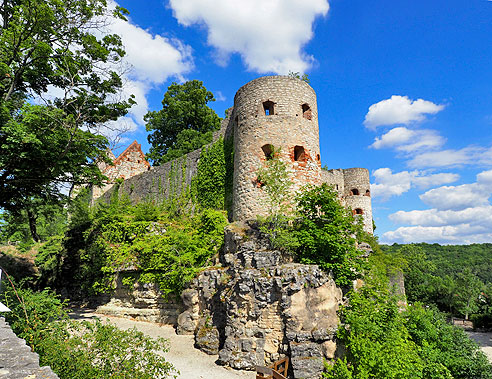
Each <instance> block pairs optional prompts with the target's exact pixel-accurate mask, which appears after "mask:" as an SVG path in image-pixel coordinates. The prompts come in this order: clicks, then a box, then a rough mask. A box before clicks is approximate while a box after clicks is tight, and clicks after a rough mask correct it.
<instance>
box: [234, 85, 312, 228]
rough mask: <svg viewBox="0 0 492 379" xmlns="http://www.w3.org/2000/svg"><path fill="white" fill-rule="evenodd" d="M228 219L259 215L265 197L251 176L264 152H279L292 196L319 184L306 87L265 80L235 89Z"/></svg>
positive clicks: (310, 91)
mask: <svg viewBox="0 0 492 379" xmlns="http://www.w3.org/2000/svg"><path fill="white" fill-rule="evenodd" d="M232 119H233V120H234V125H235V130H234V186H233V219H234V220H247V219H254V218H256V216H257V215H265V213H266V210H267V207H266V201H265V194H264V192H263V189H262V188H261V184H260V183H258V181H257V171H258V168H259V167H260V166H261V164H262V163H263V162H264V161H265V159H267V155H268V154H267V153H266V152H265V149H262V148H264V147H267V146H268V145H273V146H274V147H275V148H280V149H281V153H280V158H281V159H282V160H283V161H284V162H286V163H287V168H288V170H289V173H290V176H291V179H292V181H293V186H292V188H291V190H292V192H293V193H294V192H296V191H298V190H299V189H300V188H301V187H302V186H303V185H305V184H308V183H312V184H320V183H321V165H320V150H319V130H318V107H317V102H316V93H315V92H314V90H313V89H312V88H311V86H309V84H307V83H306V82H304V81H302V80H299V79H296V78H291V77H287V76H265V77H262V78H258V79H255V80H252V81H251V82H249V83H247V84H245V85H244V86H243V87H241V88H240V89H239V90H238V91H237V93H236V96H235V98H234V112H233V117H232Z"/></svg>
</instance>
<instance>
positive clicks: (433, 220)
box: [110, 0, 492, 244]
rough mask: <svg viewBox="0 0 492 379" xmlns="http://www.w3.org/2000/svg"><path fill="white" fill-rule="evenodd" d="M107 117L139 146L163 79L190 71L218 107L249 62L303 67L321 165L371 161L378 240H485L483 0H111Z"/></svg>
mask: <svg viewBox="0 0 492 379" xmlns="http://www.w3.org/2000/svg"><path fill="white" fill-rule="evenodd" d="M118 4H119V5H120V6H123V7H125V8H127V9H128V10H129V11H130V17H129V22H128V23H123V22H119V21H118V22H116V23H115V24H114V25H112V26H111V27H110V28H111V31H113V32H116V33H118V34H120V35H121V36H122V39H123V43H124V44H125V46H126V50H127V58H126V59H127V62H128V64H129V65H130V66H131V67H132V68H131V69H130V70H129V71H128V73H127V74H126V79H127V84H126V92H127V93H134V94H135V95H136V96H137V101H138V103H139V104H138V105H137V106H136V107H134V108H133V109H132V111H131V113H130V114H129V116H128V117H126V118H125V119H124V120H120V122H119V124H120V125H126V126H127V127H128V128H129V129H130V130H131V131H130V132H128V133H127V134H126V135H125V141H131V140H133V139H137V140H138V141H139V143H141V144H142V147H143V149H144V151H147V150H148V143H147V138H146V136H147V133H146V131H145V126H144V122H143V120H142V116H143V114H145V113H146V112H147V111H148V110H158V109H160V107H161V103H160V102H161V100H162V96H163V94H164V92H165V91H166V89H167V86H169V84H171V82H173V81H177V82H181V81H184V80H188V79H199V80H202V81H203V82H204V84H205V86H206V87H207V88H208V89H209V90H211V91H212V92H213V93H214V94H215V96H216V99H217V101H216V102H215V103H213V104H212V105H211V106H212V108H214V109H215V110H216V112H217V113H218V114H219V116H223V115H224V110H225V109H227V108H229V107H231V106H232V105H233V98H234V94H235V92H236V91H237V89H238V88H239V87H241V86H242V85H243V84H245V83H246V82H248V81H250V80H252V79H254V78H256V77H258V76H262V75H268V74H286V73H288V72H289V71H295V72H297V71H298V72H306V73H307V74H308V75H309V79H310V82H311V85H312V87H313V88H314V89H315V91H316V92H317V95H318V112H319V125H320V142H321V159H322V164H323V165H327V166H328V167H329V168H348V167H366V168H368V169H369V171H370V173H371V183H372V194H373V211H374V219H375V222H376V225H377V230H376V234H377V235H379V237H380V240H381V241H382V242H385V243H393V242H439V243H457V244H460V243H473V242H492V205H491V204H490V202H489V198H490V196H491V195H492V2H491V1H487V0H471V1H466V2H465V1H457V0H446V1H444V0H433V1H421V0H413V1H403V0H402V1H394V0H391V1H390V0H379V1H376V2H368V1H359V0H352V1H347V0H333V1H328V0H165V1H157V0H156V1H154V0H147V1H145V2H142V1H136V0H120V1H119V2H118Z"/></svg>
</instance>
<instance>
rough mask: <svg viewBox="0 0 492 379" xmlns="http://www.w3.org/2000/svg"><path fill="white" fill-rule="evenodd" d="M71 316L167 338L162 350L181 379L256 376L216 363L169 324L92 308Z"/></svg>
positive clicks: (251, 377) (192, 338)
mask: <svg viewBox="0 0 492 379" xmlns="http://www.w3.org/2000/svg"><path fill="white" fill-rule="evenodd" d="M71 317H72V318H74V319H91V318H93V317H99V318H100V319H101V320H102V321H104V320H109V322H110V323H112V324H114V325H116V326H117V327H118V328H121V329H130V328H133V327H135V328H137V329H138V330H140V331H142V332H143V333H145V334H147V335H149V336H151V337H163V338H166V339H167V340H168V341H169V345H170V346H169V352H167V353H164V354H163V355H164V357H165V358H166V360H167V361H168V362H170V363H172V364H173V365H174V367H176V368H177V369H178V370H179V372H180V375H179V376H178V378H183V379H205V378H207V379H209V378H213V379H234V378H243V379H245V378H249V379H253V378H255V377H256V373H255V372H253V371H238V370H232V369H229V368H225V367H222V366H219V365H216V364H215V361H216V360H217V358H218V356H217V355H208V354H205V353H203V352H202V351H200V350H198V349H195V348H194V347H193V344H194V337H193V336H179V335H177V334H176V332H175V330H174V328H173V327H172V326H170V325H159V324H155V323H152V322H144V321H134V320H130V319H126V318H120V317H109V316H105V315H101V314H95V313H93V311H82V310H76V311H74V312H73V313H72V314H71Z"/></svg>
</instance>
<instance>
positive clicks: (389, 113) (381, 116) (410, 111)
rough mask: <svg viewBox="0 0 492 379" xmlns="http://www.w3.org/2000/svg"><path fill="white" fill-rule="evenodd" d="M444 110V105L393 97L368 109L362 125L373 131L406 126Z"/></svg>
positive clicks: (406, 97)
mask: <svg viewBox="0 0 492 379" xmlns="http://www.w3.org/2000/svg"><path fill="white" fill-rule="evenodd" d="M443 109H444V105H439V104H434V103H433V102H431V101H427V100H423V99H418V100H410V99H409V98H408V96H398V95H393V96H391V98H389V99H386V100H382V101H380V102H378V103H376V104H373V105H371V106H370V107H369V111H368V112H367V114H366V118H365V120H364V125H365V126H366V127H367V128H369V129H375V128H376V127H378V126H383V125H396V124H404V125H408V124H410V123H412V122H416V121H423V120H425V118H426V115H432V114H436V113H438V112H440V111H442V110H443Z"/></svg>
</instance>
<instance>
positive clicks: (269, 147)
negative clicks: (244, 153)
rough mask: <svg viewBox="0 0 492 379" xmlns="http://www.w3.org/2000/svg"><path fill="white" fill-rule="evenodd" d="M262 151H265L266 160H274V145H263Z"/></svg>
mask: <svg viewBox="0 0 492 379" xmlns="http://www.w3.org/2000/svg"><path fill="white" fill-rule="evenodd" d="M261 150H263V153H264V154H265V158H266V159H267V160H270V159H272V158H273V145H270V144H269V143H267V144H266V145H263V146H262V147H261Z"/></svg>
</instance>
